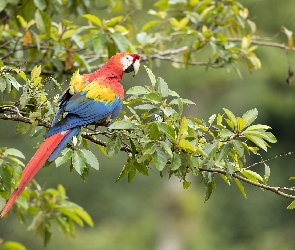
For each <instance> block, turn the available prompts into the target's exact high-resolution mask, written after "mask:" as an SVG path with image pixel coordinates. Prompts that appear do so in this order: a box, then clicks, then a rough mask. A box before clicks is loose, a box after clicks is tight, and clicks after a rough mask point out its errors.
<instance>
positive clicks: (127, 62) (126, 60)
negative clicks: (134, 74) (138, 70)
mask: <svg viewBox="0 0 295 250" xmlns="http://www.w3.org/2000/svg"><path fill="white" fill-rule="evenodd" d="M121 63H122V67H123V71H124V72H126V70H127V69H128V68H130V67H131V66H132V64H133V57H132V56H130V55H127V56H124V57H123V58H121ZM129 72H130V71H129ZM127 73H128V72H127Z"/></svg>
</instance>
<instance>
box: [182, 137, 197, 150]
mask: <svg viewBox="0 0 295 250" xmlns="http://www.w3.org/2000/svg"><path fill="white" fill-rule="evenodd" d="M178 146H179V147H180V148H182V149H186V150H188V151H191V152H195V151H196V148H195V147H194V146H193V145H192V144H191V143H190V142H189V141H188V140H186V139H183V138H181V139H180V141H179V143H178Z"/></svg>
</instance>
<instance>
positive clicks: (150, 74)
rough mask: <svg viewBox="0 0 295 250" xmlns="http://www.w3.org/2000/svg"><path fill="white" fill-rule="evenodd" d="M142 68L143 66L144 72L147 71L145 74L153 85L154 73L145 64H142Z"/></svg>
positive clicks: (154, 81)
mask: <svg viewBox="0 0 295 250" xmlns="http://www.w3.org/2000/svg"><path fill="white" fill-rule="evenodd" d="M144 68H145V70H146V72H147V74H148V76H149V78H150V81H151V83H152V86H153V87H155V85H156V82H157V81H156V77H155V75H154V74H153V72H152V71H151V70H150V69H149V68H148V67H147V66H145V65H144Z"/></svg>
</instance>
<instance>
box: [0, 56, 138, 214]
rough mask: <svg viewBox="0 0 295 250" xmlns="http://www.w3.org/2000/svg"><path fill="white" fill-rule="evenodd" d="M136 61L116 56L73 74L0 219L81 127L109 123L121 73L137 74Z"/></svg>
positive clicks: (120, 95)
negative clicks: (46, 130)
mask: <svg viewBox="0 0 295 250" xmlns="http://www.w3.org/2000/svg"><path fill="white" fill-rule="evenodd" d="M139 61H140V55H138V54H135V53H128V52H122V53H117V54H115V55H113V56H112V57H111V58H110V59H109V60H108V61H107V62H106V63H105V64H104V65H103V66H102V67H100V68H99V69H98V70H96V71H95V72H93V73H89V74H81V75H80V74H79V73H78V74H75V75H73V77H72V79H71V82H70V86H69V88H68V89H67V90H65V91H64V92H63V93H62V95H61V96H60V97H59V99H58V102H59V109H58V111H57V112H56V114H55V116H54V118H53V120H52V124H51V128H50V129H49V130H48V132H47V133H46V134H45V135H44V138H45V140H44V142H43V143H42V145H41V146H40V147H39V149H38V150H37V151H36V153H35V154H34V155H33V157H32V158H31V160H30V161H29V162H28V164H27V165H26V167H25V168H24V170H23V172H22V176H21V179H20V182H19V184H18V187H17V188H16V189H15V190H14V191H13V193H12V195H11V197H10V199H9V200H8V202H7V203H6V205H5V206H4V208H3V210H2V211H1V214H0V218H2V217H3V216H5V215H6V214H7V213H8V211H9V210H10V209H11V208H12V206H13V204H14V203H15V201H16V199H17V198H18V197H19V196H20V195H21V193H22V192H23V190H24V189H25V187H26V185H27V184H28V183H29V182H30V181H31V180H32V179H33V177H34V176H35V175H36V173H37V172H38V171H39V170H40V169H41V167H42V166H43V165H44V163H45V162H46V161H49V162H52V161H54V160H55V158H56V157H57V156H58V154H59V152H60V151H61V150H62V149H63V148H64V147H65V146H66V144H67V143H68V142H69V141H70V140H71V139H72V138H73V137H74V136H76V135H77V134H78V133H79V132H80V130H81V126H85V125H89V124H93V123H95V124H96V123H97V122H102V123H104V122H107V121H111V120H112V119H114V118H115V117H116V116H117V115H118V114H119V113H120V110H121V108H122V104H123V99H124V88H123V86H122V85H121V83H120V81H121V79H122V77H123V74H124V73H130V72H133V76H135V75H136V74H137V72H138V70H139V66H140V62H139ZM64 113H66V115H64ZM60 117H62V118H61V119H60V120H59V118H60ZM58 120H59V121H58Z"/></svg>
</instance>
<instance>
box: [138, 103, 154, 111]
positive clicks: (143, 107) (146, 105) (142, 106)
mask: <svg viewBox="0 0 295 250" xmlns="http://www.w3.org/2000/svg"><path fill="white" fill-rule="evenodd" d="M155 108H157V106H155V105H152V104H141V105H137V106H135V107H134V109H141V110H150V109H155Z"/></svg>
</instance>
